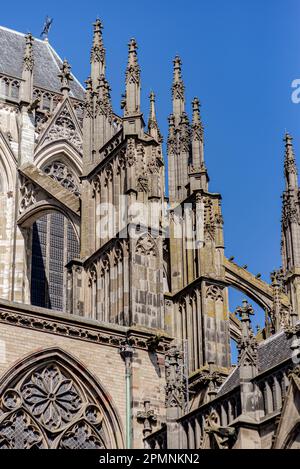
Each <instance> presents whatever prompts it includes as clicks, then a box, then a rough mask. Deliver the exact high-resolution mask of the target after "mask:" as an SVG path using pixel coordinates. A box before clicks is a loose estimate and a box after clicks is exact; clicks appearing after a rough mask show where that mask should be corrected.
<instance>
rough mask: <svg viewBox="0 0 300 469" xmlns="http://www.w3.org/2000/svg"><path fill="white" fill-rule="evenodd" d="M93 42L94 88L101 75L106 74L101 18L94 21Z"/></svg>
mask: <svg viewBox="0 0 300 469" xmlns="http://www.w3.org/2000/svg"><path fill="white" fill-rule="evenodd" d="M93 26H94V31H93V43H92V48H91V56H90V62H91V79H92V83H93V88H94V89H96V88H97V85H98V81H99V78H100V76H101V75H103V74H105V49H104V46H103V39H102V29H103V24H102V22H101V21H100V19H99V18H97V19H96V21H95V23H93Z"/></svg>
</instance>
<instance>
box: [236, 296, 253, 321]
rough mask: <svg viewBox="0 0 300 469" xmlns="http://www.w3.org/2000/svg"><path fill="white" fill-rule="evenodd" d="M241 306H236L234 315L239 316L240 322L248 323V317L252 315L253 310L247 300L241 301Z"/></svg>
mask: <svg viewBox="0 0 300 469" xmlns="http://www.w3.org/2000/svg"><path fill="white" fill-rule="evenodd" d="M242 305H243V306H238V307H237V308H236V310H235V314H239V316H240V317H241V321H242V322H247V323H248V322H250V316H253V315H254V310H253V308H252V306H251V305H250V304H249V303H248V301H247V300H243V301H242Z"/></svg>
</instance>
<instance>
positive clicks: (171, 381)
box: [165, 345, 186, 409]
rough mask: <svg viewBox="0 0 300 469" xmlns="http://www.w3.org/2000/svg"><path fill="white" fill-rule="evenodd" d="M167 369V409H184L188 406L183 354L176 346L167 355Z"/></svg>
mask: <svg viewBox="0 0 300 469" xmlns="http://www.w3.org/2000/svg"><path fill="white" fill-rule="evenodd" d="M165 367H166V407H180V408H182V409H183V408H184V407H185V405H186V383H185V378H184V361H183V353H182V352H181V351H180V350H178V348H177V347H176V346H174V345H173V346H171V347H170V349H169V350H168V352H167V353H166V358H165Z"/></svg>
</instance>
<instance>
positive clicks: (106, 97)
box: [96, 74, 112, 117]
mask: <svg viewBox="0 0 300 469" xmlns="http://www.w3.org/2000/svg"><path fill="white" fill-rule="evenodd" d="M111 113H112V107H111V102H110V87H109V84H108V82H107V80H106V79H105V76H104V75H103V74H102V75H100V78H99V85H98V96H97V105H96V114H102V115H105V116H106V117H110V116H111Z"/></svg>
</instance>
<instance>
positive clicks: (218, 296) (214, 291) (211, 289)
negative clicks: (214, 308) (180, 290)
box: [206, 285, 224, 302]
mask: <svg viewBox="0 0 300 469" xmlns="http://www.w3.org/2000/svg"><path fill="white" fill-rule="evenodd" d="M206 298H208V299H210V300H213V301H222V302H223V301H224V300H223V293H222V290H221V288H220V287H218V286H217V285H209V286H208V287H207V289H206Z"/></svg>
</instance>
